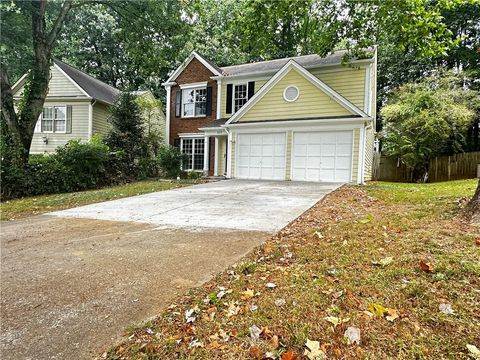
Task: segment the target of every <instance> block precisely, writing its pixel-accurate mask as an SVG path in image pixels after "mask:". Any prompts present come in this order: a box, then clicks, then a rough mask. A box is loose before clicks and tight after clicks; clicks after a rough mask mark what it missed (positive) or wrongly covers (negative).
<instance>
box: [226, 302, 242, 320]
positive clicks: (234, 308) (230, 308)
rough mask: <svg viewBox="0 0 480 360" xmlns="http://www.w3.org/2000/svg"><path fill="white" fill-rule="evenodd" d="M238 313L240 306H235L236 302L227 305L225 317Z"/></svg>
mask: <svg viewBox="0 0 480 360" xmlns="http://www.w3.org/2000/svg"><path fill="white" fill-rule="evenodd" d="M239 312H240V306H238V305H237V303H236V302H233V301H232V302H231V303H230V304H228V310H227V316H228V317H232V316H235V315H237V314H238V313H239Z"/></svg>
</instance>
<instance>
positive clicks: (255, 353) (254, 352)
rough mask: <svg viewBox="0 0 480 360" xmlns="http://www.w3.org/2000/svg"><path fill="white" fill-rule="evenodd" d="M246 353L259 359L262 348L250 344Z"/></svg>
mask: <svg viewBox="0 0 480 360" xmlns="http://www.w3.org/2000/svg"><path fill="white" fill-rule="evenodd" d="M248 354H249V355H250V357H251V358H252V359H259V360H260V359H261V358H262V350H260V348H259V347H258V346H252V347H251V348H250V350H248Z"/></svg>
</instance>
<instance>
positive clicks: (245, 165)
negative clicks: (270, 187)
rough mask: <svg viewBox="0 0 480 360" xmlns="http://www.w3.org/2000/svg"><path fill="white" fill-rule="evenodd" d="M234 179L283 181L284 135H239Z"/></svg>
mask: <svg viewBox="0 0 480 360" xmlns="http://www.w3.org/2000/svg"><path fill="white" fill-rule="evenodd" d="M237 144H238V146H237V165H236V177H238V178H242V179H265V180H285V133H275V134H239V135H238V138H237Z"/></svg>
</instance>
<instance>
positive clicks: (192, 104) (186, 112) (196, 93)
mask: <svg viewBox="0 0 480 360" xmlns="http://www.w3.org/2000/svg"><path fill="white" fill-rule="evenodd" d="M205 115H207V87H206V86H202V87H196V88H188V89H183V90H182V117H197V116H205Z"/></svg>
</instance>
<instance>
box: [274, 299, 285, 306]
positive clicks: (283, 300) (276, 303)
mask: <svg viewBox="0 0 480 360" xmlns="http://www.w3.org/2000/svg"><path fill="white" fill-rule="evenodd" d="M285 304H286V302H285V299H276V300H275V305H276V306H279V307H280V306H284V305H285Z"/></svg>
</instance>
